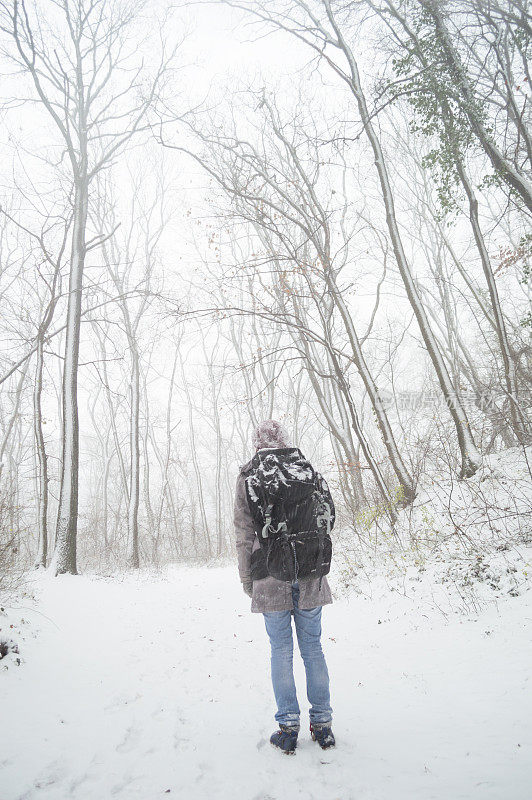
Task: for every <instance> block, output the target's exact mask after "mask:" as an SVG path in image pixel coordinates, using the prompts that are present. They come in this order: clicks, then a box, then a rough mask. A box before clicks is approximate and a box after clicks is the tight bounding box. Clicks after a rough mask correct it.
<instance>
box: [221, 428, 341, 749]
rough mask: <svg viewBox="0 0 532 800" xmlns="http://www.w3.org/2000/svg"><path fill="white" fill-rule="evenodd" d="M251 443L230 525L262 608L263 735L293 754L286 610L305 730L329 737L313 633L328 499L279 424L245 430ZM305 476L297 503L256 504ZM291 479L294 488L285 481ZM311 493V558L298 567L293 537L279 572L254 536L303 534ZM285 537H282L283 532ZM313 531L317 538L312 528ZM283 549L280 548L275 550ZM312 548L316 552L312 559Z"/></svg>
mask: <svg viewBox="0 0 532 800" xmlns="http://www.w3.org/2000/svg"><path fill="white" fill-rule="evenodd" d="M253 447H254V450H255V456H254V458H253V459H251V461H249V462H248V463H247V464H245V465H244V466H243V467H242V468H241V470H240V473H239V476H238V479H237V483H236V494H235V505H234V525H235V534H236V548H237V554H238V571H239V576H240V580H241V582H242V587H243V589H244V591H245V592H246V594H247V595H249V597H251V599H252V602H251V611H252V612H255V613H262V614H263V615H264V620H265V624H266V631H267V633H268V636H269V639H270V644H271V678H272V684H273V691H274V695H275V700H276V703H277V713H276V714H275V719H276V721H277V723H278V724H279V730H278V731H276V732H275V733H273V734H272V736H271V738H270V742H271V743H272V744H273V745H274V746H275V747H278V748H280V749H281V750H282V751H283V752H285V753H287V754H292V753H294V752H295V748H296V745H297V737H298V733H299V728H300V709H299V704H298V701H297V695H296V686H295V682H294V674H293V638H292V616H293V618H294V623H295V629H296V635H297V641H298V645H299V650H300V652H301V656H302V658H303V662H304V665H305V672H306V678H307V697H308V700H309V702H310V705H311V707H310V731H311V735H312V738H313V740H314V741H317V742H318V743H319V744H320V746H321V747H322V748H323V749H326V748H328V747H332V746H334V745H335V739H334V736H333V733H332V730H331V721H332V709H331V705H330V694H329V673H328V670H327V664H326V661H325V656H324V654H323V651H322V647H321V641H320V638H321V611H322V606H324V605H327V604H328V603H331V602H332V596H331V591H330V588H329V584H328V582H327V578H326V577H325V576H324V575H325V572H328V567H329V564H330V537H329V531H330V528H331V527H332V525H333V524H334V504H333V501H332V498H331V495H330V492H329V489H328V486H327V484H326V482H325V481H324V480H323V478H322V477H321V476H320V475H319V474H318V473H316V472H315V471H314V470H313V468H312V466H311V465H310V464H309V463H308V461H306V460H305V459H304V456H303V455H302V453H301V451H300V450H299V449H298V448H296V447H291V446H290V445H289V441H288V437H287V434H286V432H285V430H284V429H283V427H282V426H281V425H280V423H278V422H276V421H275V420H267V421H265V422H262V423H261V424H260V425H259V426H258V427H257V428H256V430H255V431H254V433H253ZM261 470H262V472H261ZM283 475H284V476H285V478H286V480H285V478H283V477H282V476H283ZM310 477H311V478H312V480H313V482H314V483H313V484H312V488H313V489H314V491H313V493H312V495H307V497H310V500H305V499H303V501H302V500H301V497H300V499H299V506H297V505H294V503H293V502H292V499H291V497H290V496H286V497H285V498H284V499H283V501H282V505H283V509H282V511H281V512H278V511H277V509H276V506H277V505H279V502H280V501H279V500H278V499H277V502H273V501H272V502H271V504H269V505H267V507H266V509H264V508H263V507H262V506H263V505H264V504H265V503H268V502H269V501H268V499H266V500H265V499H264V498H265V497H266V498H268V497H270V498H271V497H272V496H276V497H277V498H278V497H279V492H278V490H279V485H280V484H279V480H280V481H281V484H282V485H281V489H284V491H285V492H288V493H289V492H296V491H297V487H305V486H306V485H308V484H309V478H310ZM267 480H270V482H271V481H272V480H277V484H276V488H277V493H275V492H274V495H271V494H270V495H268V494H267V492H265V491H263V490H264V483H265V481H267ZM305 481H307V483H305ZM292 486H295V487H296V488H295V489H292V488H290V487H292ZM316 486H317V487H318V491H317V492H316V489H315V487H316ZM287 487H289V488H287ZM270 488H271V487H270ZM300 493H301V490H300ZM316 497H319V498H320V499H321V503H322V504H321V506H320V508H325V509H326V514H322V515H321V516H318V515H317V514H316V512H315V511H314V520H316V519H318V521H319V524H320V525H322V524H323V525H325V523H322V518H323V519H326V523H327V524H326V530H327V536H326V537H324V539H325V546H324V545H323V543H321V544H320V546H319V551H318V546H317V545H316V547H315V550H314V551H313V556H312V557H313V564H312V565H311V566H310V565H307V567H308V568H305V565H304V557H305V554H304V552H303V550H302V549H301V548H302V543H301V541H299V542H298V543H297V544H298V547H299V548H300V549H299V550H298V551H297V554H296V550H295V547H294V545H291V546H292V549H293V553H294V563H295V570H294V571H292V566H291V565H290V570H291V574H290V575H289V576H287V575H286V574H284V573H283V572H280V570H279V564H277V563H276V559H275V554H274V552H273V551H272V555H271V559H270V551H268V562H267V560H266V555H265V549H266V547H267V546H266V545H263V547H261V543H260V542H259V536H264V537H268V536H270V537H272V538H271V539H270V541H272V540H273V538H274V537H275V536H277V535H278V532H279V531H283V530H284V531H288V533H289V532H290V531H294V530H296V534H295V535H296V536H297V535H298V534H297V531H300V532H302V533H300V534H299V538H300V539H302V538H303V534H305V533H307V532H308V531H307V528H310V527H311V523H310V522H309V520H308V518H307V519H306V521H305V516H304V515H305V510H306V509H311V506H312V503H313V502H315V498H316ZM261 499H262V503H261ZM293 508H297V509H298V511H297V513H296V512H292V509H293ZM276 511H277V517H276V516H275V514H276ZM311 513H312V512H311ZM279 514H280V515H281V516H279ZM283 515H284V517H286V518H288V517H290V521H289V522H288V528H287V525H286V524H285V520H284V517H283ZM262 523H265V524H264V525H263V524H262ZM274 523H276V524H274ZM298 524H299V526H300V527H299V528H298V527H297V526H298ZM301 526H304V527H301ZM320 531H321V528H320ZM285 537H286V539H289V538H290V537H289V536H286V534H285ZM313 538H314V539H316V540H317V538H318V534H316V535H315V536H314V537H313ZM265 541H266V540H265ZM285 544H287V546H288V552H289V553H290V554H292V550H290V544H289V543H287V542H286V541H285ZM279 550H280V551H281V550H282V548H281V547H280V548H279ZM285 552H286V551H285V550H283V551H282V553H283V554H284V553H285ZM316 552H318V554H319V558H318V559H317V558H316ZM297 555H299V562H300V563H299V564H298V558H297V557H296V556H297ZM282 558H284V555H283V556H282ZM316 562H317V563H319V564H322V565H323V564H325V567H323V566H322V567H321V568H318V569H317V568H316ZM284 563H286V559H285V562H284ZM309 570H310V571H311V574H309V575H307V576H306V577H301V576H298V575H299V572H301V573H303V574H305V573H307V572H308V571H309ZM320 570H321V571H320ZM272 571H273V572H274V573H275V572H276V574H277V575H281V576H282V577H283V578H285V577H288V579H287V580H280V579H279V578H278V577H274V576H273V575H272V574H271V573H272ZM312 573H314V574H312Z"/></svg>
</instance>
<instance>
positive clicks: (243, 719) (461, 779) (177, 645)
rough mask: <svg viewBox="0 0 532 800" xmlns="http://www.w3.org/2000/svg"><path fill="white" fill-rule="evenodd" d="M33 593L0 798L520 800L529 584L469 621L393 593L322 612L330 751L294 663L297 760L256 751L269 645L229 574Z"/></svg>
mask: <svg viewBox="0 0 532 800" xmlns="http://www.w3.org/2000/svg"><path fill="white" fill-rule="evenodd" d="M36 591H37V593H38V595H39V597H40V601H41V602H40V604H39V606H38V608H39V612H40V613H39V614H38V613H36V612H28V611H27V610H24V611H18V612H17V613H18V614H19V615H23V616H24V617H25V618H28V619H30V620H31V622H32V625H34V626H35V627H38V628H39V629H40V630H39V631H38V635H37V636H31V635H29V634H27V635H26V639H25V640H24V641H19V644H20V649H21V656H22V658H23V659H24V663H23V664H22V665H21V666H20V667H15V666H11V667H10V668H9V670H8V671H0V691H1V692H2V700H1V705H0V798H1V800H23V799H24V800H33V798H39V800H41V799H42V800H67V798H68V799H69V800H70V798H72V800H107V799H108V798H115V797H116V798H120V799H122V800H130V798H131V800H133V798H142V800H151V798H158V797H162V796H169V797H185V798H187V800H196V799H197V800H203V798H205V800H218V799H220V800H222V799H223V800H229V798H231V800H232V799H233V798H236V800H284V799H285V798H290V800H296V799H299V798H301V800H303V799H304V800H355V798H356V800H476V799H477V798H478V800H480V799H482V800H488V799H489V800H492V799H493V800H502V798H511V800H529V798H530V797H531V796H532V795H531V789H530V786H531V785H532V723H531V719H532V713H531V712H532V682H531V680H530V665H531V664H532V647H531V636H530V626H531V622H532V607H531V606H532V592H530V591H529V592H526V593H525V594H524V595H523V596H521V597H520V598H518V599H509V600H508V601H505V602H504V603H502V604H501V605H500V606H499V610H498V611H497V610H496V608H495V607H492V608H490V609H488V610H487V611H485V612H483V613H482V614H481V615H480V617H478V618H477V619H476V620H467V619H464V618H461V619H460V618H452V619H450V620H449V621H448V622H446V621H445V620H444V619H443V617H442V616H441V615H440V614H437V613H436V612H433V611H432V612H430V611H427V610H426V608H421V607H420V605H419V604H418V605H416V604H415V603H413V602H412V601H411V600H407V599H405V598H401V597H399V596H398V595H396V594H392V593H388V594H387V595H385V596H383V598H382V599H381V600H379V601H378V602H377V601H372V602H371V603H370V602H369V601H368V600H366V599H364V598H363V597H362V596H359V595H353V596H351V598H350V599H349V600H340V601H337V602H336V603H335V604H334V605H332V606H329V607H327V608H326V609H325V610H324V637H323V642H324V649H325V652H326V655H327V659H328V662H329V670H330V673H331V678H332V705H333V708H334V712H335V714H334V730H335V733H336V737H337V742H338V746H337V748H336V749H335V750H331V751H325V752H323V751H321V750H320V749H319V747H318V746H317V745H316V744H315V743H313V742H311V741H310V738H309V736H308V729H307V723H306V714H307V705H306V698H305V691H304V673H303V668H302V665H301V660H300V658H299V655H297V656H296V675H297V678H296V679H297V681H298V687H300V691H299V697H300V705H301V707H302V720H303V725H302V731H301V735H300V742H299V745H298V749H297V754H296V756H295V757H287V756H284V755H283V754H281V753H279V752H277V751H276V750H274V749H273V748H272V747H271V746H270V745H269V736H270V734H271V733H272V731H273V730H274V729H275V723H274V720H273V713H274V708H273V696H272V690H271V686H270V680H269V649H268V642H267V638H266V633H265V630H264V622H263V619H262V616H261V615H256V614H251V613H249V602H250V601H249V600H248V598H246V596H245V595H244V594H243V593H242V592H241V590H240V586H239V583H238V579H237V576H236V571H235V569H234V568H210V569H199V568H177V567H176V568H172V569H168V570H167V571H165V572H164V573H163V574H162V575H159V576H157V577H154V576H153V575H151V576H150V575H148V574H145V573H142V572H141V573H140V574H139V575H126V576H123V577H120V576H119V577H118V578H116V577H113V579H104V578H95V577H83V576H82V577H71V576H63V577H61V578H58V579H51V578H49V577H47V576H45V577H44V578H43V577H39V578H37V579H36ZM42 614H44V615H45V616H42ZM379 620H380V621H381V622H380V624H379Z"/></svg>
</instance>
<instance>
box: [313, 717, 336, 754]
mask: <svg viewBox="0 0 532 800" xmlns="http://www.w3.org/2000/svg"><path fill="white" fill-rule="evenodd" d="M310 735H311V736H312V741H313V742H317V743H318V744H319V746H320V747H321V749H322V750H327V749H328V748H329V747H334V746H335V744H336V740H335V738H334V734H333V732H332V728H331V726H330V724H329V723H328V722H325V723H323V724H319V723H317V722H315V723H314V724H312V722H311V723H310Z"/></svg>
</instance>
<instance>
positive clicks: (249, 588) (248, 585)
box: [242, 581, 253, 597]
mask: <svg viewBox="0 0 532 800" xmlns="http://www.w3.org/2000/svg"><path fill="white" fill-rule="evenodd" d="M242 588H243V590H244V591H245V593H246V594H247V596H248V597H253V581H245V582H244V583H242Z"/></svg>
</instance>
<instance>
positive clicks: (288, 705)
mask: <svg viewBox="0 0 532 800" xmlns="http://www.w3.org/2000/svg"><path fill="white" fill-rule="evenodd" d="M292 599H293V601H294V609H293V611H269V612H267V613H265V614H264V621H265V623H266V630H267V632H268V636H269V637H270V644H271V647H272V662H271V665H272V683H273V692H274V695H275V701H276V703H277V714H276V715H275V719H276V720H277V722H278V723H279V724H280V725H286V726H288V727H290V728H295V729H296V730H299V704H298V702H297V695H296V684H295V681H294V672H293V658H294V645H293V640H292V614H293V615H294V622H295V625H296V634H297V642H298V645H299V651H300V653H301V657H302V659H303V663H304V664H305V672H306V675H307V697H308V701H309V703H310V721H311V722H312V723H325V722H331V719H332V709H331V705H330V695H329V673H328V671H327V664H326V662H325V656H324V655H323V651H322V649H321V642H320V637H321V606H318V607H317V608H311V609H309V610H308V611H303V610H302V609H300V608H298V599H299V584H298V582H297V581H295V583H293V584H292Z"/></svg>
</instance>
